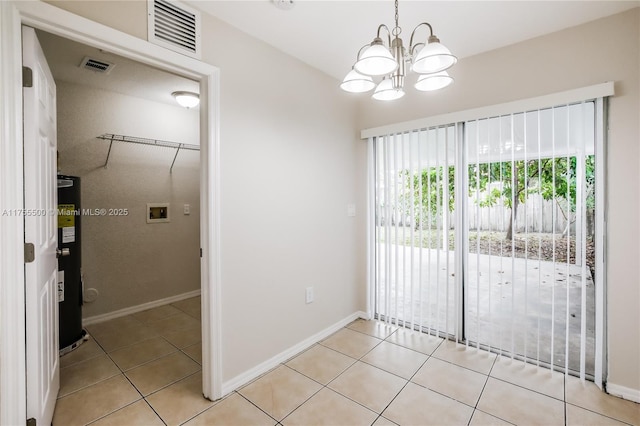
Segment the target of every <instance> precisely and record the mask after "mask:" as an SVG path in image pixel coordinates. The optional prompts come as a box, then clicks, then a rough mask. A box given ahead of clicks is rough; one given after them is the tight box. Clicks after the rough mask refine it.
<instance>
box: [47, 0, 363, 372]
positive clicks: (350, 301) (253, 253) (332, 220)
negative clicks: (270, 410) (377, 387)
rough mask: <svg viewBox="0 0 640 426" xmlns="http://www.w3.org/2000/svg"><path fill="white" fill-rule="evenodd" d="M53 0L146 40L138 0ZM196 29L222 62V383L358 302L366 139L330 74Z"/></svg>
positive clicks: (209, 25) (209, 56) (222, 30)
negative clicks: (351, 209)
mask: <svg viewBox="0 0 640 426" xmlns="http://www.w3.org/2000/svg"><path fill="white" fill-rule="evenodd" d="M50 3H51V4H53V5H54V6H58V7H61V8H63V9H66V10H68V11H70V12H73V13H77V14H79V15H82V16H86V17H90V19H93V20H95V21H97V22H100V23H102V24H105V25H108V26H111V27H114V28H118V29H120V30H122V31H124V32H127V33H129V34H131V35H134V36H137V37H141V38H146V36H144V37H143V36H141V35H140V31H139V28H140V27H143V28H146V14H142V13H140V10H139V7H138V6H139V5H135V4H131V5H130V4H129V3H139V2H122V4H119V5H118V6H117V7H114V6H113V3H112V2H109V1H91V2H89V3H91V7H90V8H89V7H88V6H86V5H78V3H83V2H77V1H73V2H57V1H53V2H50ZM144 3H145V4H146V2H144ZM89 9H90V10H89ZM126 16H135V17H136V22H131V24H128V25H127V26H126V28H122V26H121V25H120V24H119V21H120V20H121V19H122V18H123V17H126ZM127 19H128V21H131V19H130V18H129V17H128V18H127ZM136 25H137V26H136ZM134 27H135V28H134ZM202 28H203V33H202V40H203V43H202V50H203V61H204V62H207V63H209V64H212V65H215V66H217V67H219V68H220V85H221V99H220V132H221V134H220V150H221V155H220V158H221V170H220V176H221V248H220V254H221V264H220V270H221V290H222V299H223V301H222V305H223V306H222V312H221V315H222V348H221V349H222V368H223V377H222V381H223V382H227V381H231V380H233V379H234V378H237V377H239V376H242V375H243V374H245V373H247V372H248V371H249V370H251V369H252V368H255V367H256V366H258V365H260V364H261V363H263V362H265V361H267V360H269V359H271V358H272V357H274V356H277V355H279V354H281V353H283V352H284V351H286V350H288V349H289V348H291V347H293V346H295V345H297V344H298V343H300V342H303V341H305V340H306V339H308V338H310V337H311V336H313V335H315V334H316V333H319V332H321V331H322V330H325V329H326V328H328V327H330V326H332V325H334V324H336V323H338V322H339V321H341V320H343V319H345V318H347V317H349V316H350V315H352V314H354V313H356V312H358V311H364V310H366V282H365V280H366V237H365V226H366V225H365V224H366V205H365V203H366V191H365V188H366V183H365V182H366V181H365V179H366V172H365V168H366V167H365V166H366V144H365V143H363V142H362V141H361V140H360V139H359V135H358V131H359V129H358V128H357V120H356V104H355V103H354V102H353V101H352V100H351V98H349V97H345V96H344V94H343V93H342V92H341V91H340V89H339V87H338V85H339V82H338V81H337V80H335V79H333V78H331V77H328V76H327V75H325V74H323V73H321V72H319V71H317V70H315V69H313V68H311V67H309V66H308V65H306V64H304V63H302V62H300V61H298V60H297V59H294V58H292V57H290V56H288V55H286V54H284V53H282V52H281V51H279V50H276V49H274V48H272V47H270V46H268V45H267V44H265V43H263V42H262V41H260V40H258V39H255V38H253V37H250V36H249V35H247V34H245V33H243V32H241V31H239V30H237V29H235V28H233V27H231V26H229V25H228V24H226V23H224V22H222V21H220V20H218V19H215V18H213V17H211V16H209V15H206V14H205V15H203V17H202ZM145 34H146V32H145ZM256 64H259V70H258V72H256ZM350 203H353V204H355V205H356V210H357V214H356V216H355V217H348V216H347V205H348V204H350ZM306 287H314V289H315V301H314V302H313V303H311V304H305V288H306Z"/></svg>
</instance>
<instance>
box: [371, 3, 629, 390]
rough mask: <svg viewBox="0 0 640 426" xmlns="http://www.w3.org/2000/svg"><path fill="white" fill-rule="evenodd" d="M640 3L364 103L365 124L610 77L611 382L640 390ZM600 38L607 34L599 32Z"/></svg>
mask: <svg viewBox="0 0 640 426" xmlns="http://www.w3.org/2000/svg"><path fill="white" fill-rule="evenodd" d="M639 30H640V9H639V8H635V9H632V10H629V11H627V12H624V13H620V14H617V15H613V16H610V17H607V18H603V19H599V20H597V21H593V22H590V23H588V24H585V25H580V26H576V27H573V28H569V29H566V30H563V31H559V32H556V33H553V34H549V35H546V36H543V37H538V38H535V39H531V40H528V41H525V42H521V43H518V44H514V45H511V46H507V47H504V48H501V49H497V50H493V51H490V52H486V53H483V54H479V55H476V56H472V57H468V58H463V59H462V60H460V61H459V62H458V64H457V65H456V66H455V67H454V68H452V70H451V72H450V74H451V75H452V77H454V78H455V80H456V81H455V83H454V84H453V85H452V86H450V87H448V88H447V89H444V90H442V91H440V92H436V93H421V92H416V91H413V90H410V91H408V93H407V95H406V96H405V98H403V99H401V100H400V101H397V102H395V103H385V104H380V103H373V102H363V103H362V104H361V109H360V113H359V121H360V124H361V128H363V129H364V128H371V127H377V126H382V125H385V124H390V123H396V122H402V121H408V120H413V119H418V118H423V117H429V116H432V115H439V114H445V113H449V112H455V111H462V110H466V109H470V108H478V107H483V106H488V105H494V104H499V103H503V102H508V101H513V100H518V99H525V98H530V97H536V96H540V95H546V94H550V93H555V92H560V91H564V90H570V89H575V88H579V87H584V86H589V85H593V84H598V83H603V82H605V81H614V82H615V92H616V94H615V96H614V97H612V98H611V99H610V108H609V135H608V137H609V140H608V145H607V148H606V149H607V155H608V158H607V183H606V198H607V205H606V209H607V214H608V221H607V227H608V228H607V233H608V236H607V244H608V245H607V249H606V259H607V260H606V262H607V266H606V268H607V334H608V369H609V376H608V382H609V383H610V384H615V385H618V386H622V387H625V388H628V389H631V390H633V392H636V394H637V392H640V363H638V360H639V359H640V306H639V304H640V278H639V277H640V275H639V274H638V266H637V264H638V260H639V259H640V238H639V237H640V221H639V220H638V218H639V217H640V204H639V200H640V196H639V195H640V167H639V161H640V150H639V146H640V145H639V144H638V140H640V129H639V127H638V118H639V105H640V31H639ZM605 34H606V36H603V35H605Z"/></svg>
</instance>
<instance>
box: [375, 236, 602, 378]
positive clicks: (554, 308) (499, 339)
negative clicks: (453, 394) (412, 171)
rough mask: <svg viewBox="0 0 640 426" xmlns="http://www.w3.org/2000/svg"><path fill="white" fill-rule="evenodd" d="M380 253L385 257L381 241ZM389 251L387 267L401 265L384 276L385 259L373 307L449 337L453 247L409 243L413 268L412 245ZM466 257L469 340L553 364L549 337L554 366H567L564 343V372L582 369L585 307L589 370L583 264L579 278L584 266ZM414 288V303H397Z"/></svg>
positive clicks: (588, 368)
mask: <svg viewBox="0 0 640 426" xmlns="http://www.w3.org/2000/svg"><path fill="white" fill-rule="evenodd" d="M379 250H382V251H380V252H379V253H381V254H382V255H384V251H383V250H384V244H380V245H379ZM388 254H389V255H390V256H391V257H390V259H392V260H393V261H392V262H391V264H392V265H393V264H394V262H397V264H398V265H401V267H400V268H398V270H397V271H396V270H395V269H394V268H391V269H390V270H389V275H388V277H387V275H386V271H385V268H384V256H383V257H382V259H381V260H382V262H380V270H379V273H380V275H381V277H382V279H381V280H380V283H381V286H380V289H381V291H380V292H379V293H380V294H379V296H378V299H377V303H376V305H377V310H378V312H380V313H382V314H387V313H388V314H390V315H391V317H396V316H397V317H398V318H399V319H402V320H405V321H407V320H411V318H413V320H412V321H411V322H414V323H416V324H421V325H422V326H425V327H429V328H431V329H439V330H441V331H444V330H446V331H448V332H449V333H451V334H454V333H455V331H456V327H457V326H458V322H457V321H456V318H460V317H461V315H459V314H458V313H457V312H456V308H455V306H456V305H455V303H454V302H455V300H456V298H457V297H461V296H460V294H459V290H457V288H459V283H458V280H457V279H456V275H455V268H454V252H453V251H443V250H435V249H423V248H419V247H413V265H412V264H411V263H412V262H411V259H412V247H409V246H396V245H390V246H389V253H388ZM421 256H422V257H421ZM447 256H448V262H447ZM467 259H468V277H467V280H466V283H465V285H466V286H467V289H468V291H467V292H466V298H465V300H464V301H463V303H464V306H465V307H466V308H465V309H464V318H465V322H466V330H464V334H465V336H466V338H467V339H468V340H469V341H470V342H479V343H480V344H483V345H487V346H490V347H491V348H492V349H493V350H497V351H501V352H503V353H504V354H505V355H507V354H511V353H513V354H517V355H520V356H525V354H526V357H527V358H531V359H539V360H540V361H541V362H545V363H549V364H550V363H551V361H552V357H551V353H552V348H551V346H552V345H551V343H552V339H551V336H553V363H554V365H555V366H558V367H562V368H564V366H565V363H566V355H567V348H566V347H565V342H566V341H568V342H569V347H568V366H569V369H570V370H573V371H580V357H581V347H580V340H581V339H580V335H581V318H582V313H583V304H584V314H585V317H586V330H585V336H586V338H585V349H584V354H585V372H586V373H587V374H593V372H594V360H595V287H594V284H593V279H592V277H591V273H590V271H589V269H588V268H585V269H584V272H585V274H584V280H583V268H582V267H580V266H575V265H567V264H566V263H557V262H556V263H554V262H549V261H538V260H527V259H521V258H511V257H500V256H493V255H491V256H490V255H484V254H475V253H469V256H468V258H467ZM447 264H448V265H449V266H448V268H447ZM438 265H440V266H438ZM387 280H388V281H389V283H390V285H389V287H388V288H387V287H386V285H385V282H386V281H387ZM396 282H397V283H399V285H398V286H396ZM420 283H422V284H421V285H420ZM387 291H388V292H387ZM396 291H397V292H396ZM412 292H413V293H412ZM411 293H412V294H413V303H411V302H410V301H407V302H406V303H401V301H402V299H403V298H404V295H405V294H411ZM396 296H397V297H396ZM583 297H584V300H583ZM387 300H388V301H389V305H386V301H387ZM567 310H568V314H567ZM552 324H553V330H552Z"/></svg>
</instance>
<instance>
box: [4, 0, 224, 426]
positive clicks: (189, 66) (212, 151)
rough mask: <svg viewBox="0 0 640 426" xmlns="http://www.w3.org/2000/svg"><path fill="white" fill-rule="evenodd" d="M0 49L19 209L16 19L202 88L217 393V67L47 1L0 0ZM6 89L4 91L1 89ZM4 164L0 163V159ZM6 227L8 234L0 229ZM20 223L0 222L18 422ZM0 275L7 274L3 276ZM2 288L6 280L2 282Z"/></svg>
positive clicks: (205, 244) (210, 335) (22, 412)
mask: <svg viewBox="0 0 640 426" xmlns="http://www.w3.org/2000/svg"><path fill="white" fill-rule="evenodd" d="M0 14H1V15H0V20H1V22H2V25H1V26H0V28H1V30H0V31H1V33H2V37H1V39H2V40H3V49H2V52H1V54H2V61H0V62H1V63H2V65H1V66H2V75H3V80H2V85H3V93H4V94H5V95H4V96H3V99H2V106H1V108H2V112H3V115H2V116H3V121H2V129H3V144H2V145H1V146H0V150H1V154H2V155H0V157H2V158H3V168H2V181H3V182H4V183H5V186H6V190H5V189H3V193H2V197H1V198H2V201H1V202H2V208H3V209H4V208H7V209H21V208H23V206H24V205H23V196H22V192H23V181H22V176H23V170H22V166H21V163H22V162H21V161H15V160H19V159H20V158H22V148H21V145H22V142H21V141H22V128H21V123H22V116H21V111H22V108H21V103H22V94H21V92H22V88H21V87H20V86H21V85H20V82H21V81H22V78H21V77H22V76H21V66H22V65H21V62H20V56H21V55H20V49H21V42H20V41H21V36H20V30H21V25H22V24H25V25H30V26H33V27H35V28H38V29H42V30H46V31H49V32H51V33H53V34H56V35H59V36H62V37H66V38H69V39H72V40H77V41H82V42H83V43H86V44H89V45H93V46H95V47H99V48H105V49H108V50H109V51H111V52H114V53H117V54H119V55H122V56H124V57H128V58H131V59H133V60H138V61H141V62H143V63H146V64H149V65H152V66H156V67H158V68H161V69H165V70H168V71H171V72H176V73H178V74H181V75H184V76H186V77H188V78H192V79H195V80H197V81H199V82H200V95H201V100H202V104H201V113H200V114H201V115H200V119H201V133H200V140H201V147H202V155H201V160H200V161H201V170H202V173H201V185H200V191H201V205H202V209H201V216H202V221H201V248H202V262H201V279H202V308H203V309H202V323H203V332H202V334H203V393H204V394H205V396H207V397H209V398H211V399H216V398H219V397H220V396H221V377H220V374H221V369H220V356H219V355H220V353H219V351H220V346H219V343H218V339H219V336H220V329H219V327H220V324H219V308H218V306H219V303H220V302H221V301H220V297H219V295H220V288H219V279H218V277H219V275H218V257H219V238H218V231H217V230H218V225H217V223H218V218H219V214H218V213H217V209H219V207H220V206H219V199H218V196H219V191H217V186H218V182H219V179H218V175H217V174H218V171H219V167H218V161H219V158H218V156H217V152H218V150H217V146H218V143H219V141H218V130H217V129H218V125H219V124H218V123H219V119H218V108H217V105H218V102H219V95H218V78H219V77H218V71H217V69H216V68H215V67H212V66H210V65H207V64H204V63H202V62H200V61H198V60H195V59H191V58H187V57H184V56H182V55H179V54H175V53H172V52H169V51H166V50H164V49H161V48H158V47H157V46H153V45H151V44H149V43H147V42H146V41H143V40H140V39H137V38H134V37H131V36H129V35H126V34H123V33H121V32H119V31H116V30H113V29H110V28H108V27H102V26H100V27H98V28H96V27H95V26H94V25H87V21H86V20H85V19H83V18H80V17H78V16H76V15H73V14H71V13H68V12H64V11H62V10H60V9H58V8H56V7H54V6H51V5H48V4H46V3H40V2H37V3H35V2H34V3H31V2H15V3H14V2H2V4H1V5H0ZM4 89H6V90H4ZM5 165H6V166H7V167H4V166H5ZM5 226H6V227H7V231H9V230H11V231H9V232H7V233H5V232H4V230H5V229H4V228H5ZM23 235H24V225H23V224H22V223H21V221H20V220H13V221H6V222H3V236H5V238H3V240H2V242H1V245H2V252H3V253H13V254H12V255H8V256H3V258H2V268H1V269H2V274H3V276H2V277H3V282H13V283H15V286H10V287H11V288H6V289H4V291H3V297H2V298H1V301H0V303H1V306H0V308H1V309H0V312H2V320H3V323H8V322H11V323H12V324H14V327H12V329H11V330H8V332H7V333H3V335H2V337H1V338H2V342H0V343H1V344H0V348H1V349H0V350H1V351H2V356H0V359H2V375H1V376H0V377H1V380H0V388H1V390H2V392H1V393H2V395H3V398H2V407H0V413H1V416H2V419H0V420H2V423H3V424H4V423H7V424H16V423H22V422H24V419H25V418H26V404H25V401H24V398H23V397H22V396H23V395H27V390H26V381H25V358H26V351H25V346H24V336H25V334H24V333H25V327H24V322H22V321H19V320H18V319H19V318H24V316H25V299H24V294H23V293H21V291H20V289H22V288H24V284H25V281H24V280H25V278H24V272H23V270H24V263H23V261H24V257H23V255H22V254H23V249H22V248H23V245H24V237H23ZM5 280H6V281H5ZM3 287H5V286H3Z"/></svg>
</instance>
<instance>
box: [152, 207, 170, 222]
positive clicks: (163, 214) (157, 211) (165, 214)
mask: <svg viewBox="0 0 640 426" xmlns="http://www.w3.org/2000/svg"><path fill="white" fill-rule="evenodd" d="M163 222H171V220H170V217H169V203H147V223H163Z"/></svg>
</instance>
